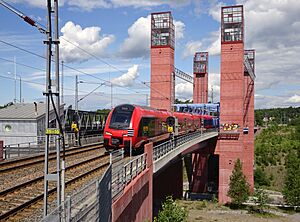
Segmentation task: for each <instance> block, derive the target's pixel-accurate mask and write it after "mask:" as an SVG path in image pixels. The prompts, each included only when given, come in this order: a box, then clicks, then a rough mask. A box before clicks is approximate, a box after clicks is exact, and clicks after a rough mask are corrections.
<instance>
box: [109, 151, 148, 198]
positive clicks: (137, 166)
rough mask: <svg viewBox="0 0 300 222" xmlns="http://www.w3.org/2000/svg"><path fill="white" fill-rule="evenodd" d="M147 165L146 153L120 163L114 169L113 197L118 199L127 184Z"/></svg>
mask: <svg viewBox="0 0 300 222" xmlns="http://www.w3.org/2000/svg"><path fill="white" fill-rule="evenodd" d="M146 167H147V154H146V153H144V154H142V155H139V156H137V157H134V158H133V159H131V160H130V161H129V162H127V163H124V164H118V165H117V166H114V164H113V170H112V181H111V186H112V199H113V201H114V200H116V199H117V198H118V197H119V196H120V195H121V194H122V193H123V190H124V188H125V186H126V185H127V184H128V183H130V182H131V181H132V180H133V179H134V178H135V177H136V176H137V175H139V174H140V173H141V172H142V171H143V170H145V169H146Z"/></svg>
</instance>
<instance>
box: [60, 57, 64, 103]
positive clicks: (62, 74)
mask: <svg viewBox="0 0 300 222" xmlns="http://www.w3.org/2000/svg"><path fill="white" fill-rule="evenodd" d="M60 92H61V103H62V104H64V61H61V90H60Z"/></svg>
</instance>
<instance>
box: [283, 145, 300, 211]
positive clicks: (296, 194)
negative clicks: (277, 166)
mask: <svg viewBox="0 0 300 222" xmlns="http://www.w3.org/2000/svg"><path fill="white" fill-rule="evenodd" d="M286 169H287V174H286V177H285V184H284V189H283V195H284V198H285V200H286V201H287V203H289V204H290V205H291V206H300V147H299V149H298V151H292V152H290V153H289V155H288V156H287V160H286Z"/></svg>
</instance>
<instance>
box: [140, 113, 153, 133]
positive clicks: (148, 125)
mask: <svg viewBox="0 0 300 222" xmlns="http://www.w3.org/2000/svg"><path fill="white" fill-rule="evenodd" d="M139 136H148V137H151V136H155V118H149V117H143V118H142V119H141V121H140V126H139Z"/></svg>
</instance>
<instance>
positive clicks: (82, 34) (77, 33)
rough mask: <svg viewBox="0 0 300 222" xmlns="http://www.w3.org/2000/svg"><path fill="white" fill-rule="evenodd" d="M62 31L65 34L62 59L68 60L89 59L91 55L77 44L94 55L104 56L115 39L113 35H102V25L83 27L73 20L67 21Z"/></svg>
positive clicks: (61, 44)
mask: <svg viewBox="0 0 300 222" xmlns="http://www.w3.org/2000/svg"><path fill="white" fill-rule="evenodd" d="M61 32H62V33H63V36H62V37H60V41H61V43H60V54H61V58H62V60H64V61H66V62H75V61H79V62H80V61H85V60H88V59H89V58H90V57H91V56H90V55H88V54H87V53H85V52H83V51H82V50H80V49H79V48H78V47H76V46H79V47H80V48H82V49H84V50H85V51H87V52H89V53H91V54H93V55H97V56H104V55H105V54H107V53H106V52H105V50H106V48H107V47H108V46H109V45H110V44H111V43H112V42H113V41H114V39H115V37H114V36H113V35H104V36H100V32H101V28H100V27H87V28H84V29H83V28H82V27H81V26H80V25H75V24H74V23H73V22H71V21H69V22H67V23H66V24H65V25H64V27H62V28H61ZM68 41H70V42H72V43H73V44H75V45H76V46H75V45H73V44H71V43H69V42H68Z"/></svg>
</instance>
